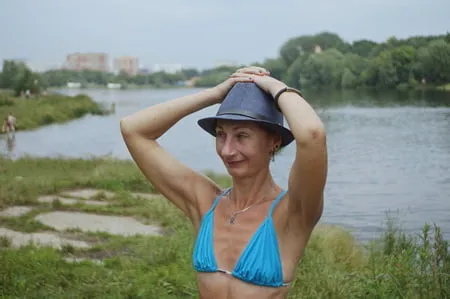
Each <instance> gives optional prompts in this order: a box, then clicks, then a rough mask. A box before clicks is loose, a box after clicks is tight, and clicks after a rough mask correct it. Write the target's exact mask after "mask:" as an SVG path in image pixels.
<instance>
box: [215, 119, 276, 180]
mask: <svg viewBox="0 0 450 299" xmlns="http://www.w3.org/2000/svg"><path fill="white" fill-rule="evenodd" d="M278 139H279V138H278ZM279 143H280V142H279V141H278V140H277V138H276V137H275V136H273V134H270V133H269V132H268V131H267V130H265V129H263V128H261V127H260V126H258V125H257V124H255V123H253V122H251V121H229V120H219V121H218V122H217V126H216V151H217V154H218V155H219V156H220V158H221V159H222V161H223V163H224V164H225V167H226V168H227V170H228V173H229V174H230V175H231V176H233V177H248V176H252V175H254V174H256V173H258V172H259V171H260V170H261V169H264V168H267V167H269V163H270V158H271V157H272V156H271V152H272V151H273V149H274V147H275V145H276V144H279Z"/></svg>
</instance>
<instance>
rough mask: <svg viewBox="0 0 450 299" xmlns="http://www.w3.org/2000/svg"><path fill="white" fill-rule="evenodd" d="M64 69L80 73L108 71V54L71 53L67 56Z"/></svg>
mask: <svg viewBox="0 0 450 299" xmlns="http://www.w3.org/2000/svg"><path fill="white" fill-rule="evenodd" d="M66 69H68V70H74V71H81V70H93V71H102V72H108V71H109V60H108V54H106V53H73V54H69V55H67V58H66Z"/></svg>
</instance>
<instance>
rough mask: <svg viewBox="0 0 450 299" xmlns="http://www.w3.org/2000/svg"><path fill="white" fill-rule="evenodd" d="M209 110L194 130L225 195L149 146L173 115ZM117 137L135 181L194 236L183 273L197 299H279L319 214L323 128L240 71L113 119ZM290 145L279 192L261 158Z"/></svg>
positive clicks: (294, 101) (288, 98)
mask: <svg viewBox="0 0 450 299" xmlns="http://www.w3.org/2000/svg"><path fill="white" fill-rule="evenodd" d="M216 103H221V105H220V108H219V110H218V112H217V114H216V115H215V116H213V117H208V118H204V119H201V120H199V121H198V124H199V125H200V127H201V128H203V129H204V130H205V131H207V132H208V133H210V134H211V135H213V136H215V138H216V151H217V154H218V155H219V156H220V158H221V159H222V161H223V162H224V164H225V166H226V168H227V170H228V172H229V174H230V175H231V177H232V186H230V187H229V188H227V189H225V190H221V189H220V187H219V186H218V185H216V184H215V183H214V182H212V181H211V180H210V179H208V178H207V177H205V176H203V175H201V174H200V173H197V172H195V171H193V170H192V169H189V168H187V167H186V166H185V165H183V164H182V163H181V162H179V161H177V160H176V159H174V158H173V157H172V156H170V155H169V154H168V153H167V152H166V151H165V150H163V149H162V148H161V147H160V146H159V144H158V143H157V141H156V140H157V139H158V138H159V137H160V136H161V135H163V134H164V133H165V132H166V131H167V130H168V129H169V128H170V127H172V126H173V125H175V123H177V122H178V121H179V120H180V119H181V118H183V117H185V116H187V115H189V114H191V113H193V112H195V111H198V110H200V109H203V108H205V107H207V106H210V105H213V104H216ZM283 115H284V116H285V117H286V119H287V122H288V124H289V127H290V128H291V129H290V130H289V129H288V128H286V127H284V125H283ZM121 131H122V135H123V137H124V140H125V143H126V144H127V147H128V149H129V151H130V153H131V155H132V156H133V158H134V160H135V161H136V163H137V165H138V167H139V168H140V169H141V171H142V172H143V173H144V175H145V176H146V177H147V178H148V180H149V181H150V182H151V183H152V184H153V186H154V187H155V188H156V189H157V190H158V191H160V192H161V193H162V194H163V195H164V196H165V197H166V198H167V199H168V200H170V201H171V202H172V203H173V204H174V205H175V206H176V207H178V208H179V209H180V210H182V211H183V212H184V213H185V215H186V216H187V217H188V218H189V219H190V221H191V222H192V224H193V226H194V228H195V230H196V232H197V239H196V243H195V246H194V251H193V266H194V269H195V270H196V271H197V273H198V275H197V277H198V285H199V292H200V297H201V298H215V299H219V298H286V297H287V294H288V290H289V285H290V283H291V282H292V281H293V279H294V275H295V271H296V268H297V265H298V263H299V261H300V259H301V258H302V256H303V252H304V249H305V247H306V245H307V243H308V240H309V237H310V235H311V232H312V230H313V228H314V227H315V225H316V224H317V222H318V221H319V219H320V217H321V215H322V210H323V190H324V186H325V182H326V176H327V150H326V138H325V129H324V127H323V124H322V122H321V121H320V119H319V117H318V116H317V114H316V113H315V112H314V110H313V109H312V108H311V106H310V105H309V104H308V103H307V102H306V101H305V100H304V99H303V97H302V96H301V94H300V92H298V91H296V90H294V89H291V88H288V87H287V86H286V85H285V84H284V83H283V82H280V81H278V80H276V79H274V78H272V77H271V76H270V75H269V73H268V72H267V71H266V70H265V69H262V68H258V67H249V68H244V69H240V70H238V71H237V72H236V73H234V74H233V75H231V76H230V78H229V79H227V80H226V81H225V82H223V83H221V84H219V85H218V86H216V87H214V88H212V89H208V90H205V91H202V92H200V93H197V94H194V95H189V96H186V97H182V98H178V99H174V100H171V101H168V102H165V103H162V104H158V105H155V106H152V107H149V108H147V109H145V110H143V111H139V112H137V113H136V114H133V115H130V116H128V117H126V118H124V119H122V120H121ZM293 141H295V144H296V156H295V161H294V163H293V164H292V166H291V169H290V177H289V184H288V190H283V189H282V188H281V187H280V186H279V185H278V184H277V183H276V182H275V181H274V180H273V178H272V175H271V173H270V167H269V165H270V160H271V159H272V158H273V156H274V155H275V153H276V152H277V151H278V150H279V149H280V148H281V147H284V146H286V145H288V144H290V143H291V142H293ZM193 142H194V140H193ZM286 171H288V170H286Z"/></svg>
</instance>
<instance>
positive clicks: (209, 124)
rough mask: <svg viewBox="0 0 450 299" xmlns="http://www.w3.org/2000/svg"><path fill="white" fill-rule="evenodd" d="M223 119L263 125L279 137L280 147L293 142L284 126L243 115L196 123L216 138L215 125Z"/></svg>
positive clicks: (224, 115) (221, 116) (220, 117)
mask: <svg viewBox="0 0 450 299" xmlns="http://www.w3.org/2000/svg"><path fill="white" fill-rule="evenodd" d="M220 119H223V120H236V121H253V122H256V123H259V124H261V125H263V126H264V127H266V128H267V129H269V130H272V131H274V132H276V133H278V134H279V135H280V136H281V146H282V147H283V146H286V145H289V144H290V143H291V142H292V141H293V140H294V136H293V135H292V133H291V131H290V130H289V129H287V128H285V127H284V126H281V125H279V124H275V123H272V122H269V121H265V120H259V119H254V118H251V117H248V116H244V115H237V114H222V115H219V116H213V117H205V118H202V119H199V120H198V121H197V123H198V125H199V126H200V127H201V128H202V129H203V130H205V131H206V132H208V133H209V134H211V135H212V136H214V137H215V136H216V124H217V121H218V120H220Z"/></svg>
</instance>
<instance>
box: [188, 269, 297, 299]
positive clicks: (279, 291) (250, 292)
mask: <svg viewBox="0 0 450 299" xmlns="http://www.w3.org/2000/svg"><path fill="white" fill-rule="evenodd" d="M197 279H198V289H199V293H200V297H199V298H201V299H252V298H257V299H285V298H287V294H288V291H289V287H287V286H286V287H279V288H272V287H261V286H257V285H252V284H249V283H246V282H243V281H241V280H239V279H236V278H234V277H232V276H230V275H228V274H224V273H220V272H218V273H198V274H197Z"/></svg>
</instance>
